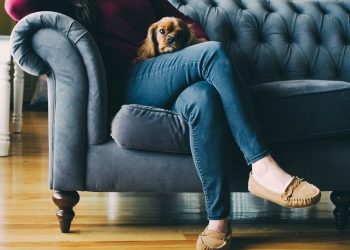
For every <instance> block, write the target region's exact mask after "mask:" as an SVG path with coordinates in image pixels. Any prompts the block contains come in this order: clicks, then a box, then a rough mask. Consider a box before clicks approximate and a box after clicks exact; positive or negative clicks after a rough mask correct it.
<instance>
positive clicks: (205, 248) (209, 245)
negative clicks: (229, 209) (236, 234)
mask: <svg viewBox="0 0 350 250" xmlns="http://www.w3.org/2000/svg"><path fill="white" fill-rule="evenodd" d="M231 239H232V232H231V228H230V229H229V234H228V235H225V234H224V233H220V232H217V231H214V230H210V229H208V228H205V230H204V231H203V232H202V233H201V234H200V235H199V237H198V240H197V245H196V249H197V250H217V249H220V250H229V249H230V246H231Z"/></svg>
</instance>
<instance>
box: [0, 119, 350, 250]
mask: <svg viewBox="0 0 350 250" xmlns="http://www.w3.org/2000/svg"><path fill="white" fill-rule="evenodd" d="M47 179H48V143H47V113H45V112H25V114H24V129H23V133H22V134H12V146H11V155H10V156H9V157H4V158H0V250H7V249H21V250H32V249H41V250H44V249H45V250H58V249H99V250H102V249H103V250H114V249H125V250H131V249H135V250H136V249H138V250H142V249H145V250H150V249H152V250H157V249H184V250H187V249H194V246H195V241H196V239H197V235H198V233H199V232H201V230H202V229H203V227H204V226H205V223H206V215H205V210H204V201H203V196H202V195H201V194H197V193H180V194H169V193H164V194H152V193H80V195H81V200H80V202H79V204H78V205H77V206H76V208H75V212H76V217H75V219H74V220H73V225H72V233H70V234H61V233H60V231H59V228H58V223H57V220H56V217H55V212H56V207H55V205H54V204H53V202H52V200H51V191H50V190H49V189H48V184H47V183H48V182H47ZM231 200H232V212H231V218H232V225H233V235H234V240H233V246H232V249H315V250H318V249H325V250H328V249H345V250H346V249H350V230H349V229H347V230H345V231H337V230H336V229H335V225H334V221H333V216H332V211H333V209H334V207H333V205H332V204H331V202H330V200H329V192H323V194H322V200H321V202H320V203H319V204H318V205H316V206H314V207H311V208H308V209H292V210H291V209H285V208H281V207H279V206H277V205H274V204H271V203H269V202H266V201H263V200H261V199H258V198H254V197H252V196H251V195H249V194H247V193H233V194H232V195H231ZM349 226H350V225H349Z"/></svg>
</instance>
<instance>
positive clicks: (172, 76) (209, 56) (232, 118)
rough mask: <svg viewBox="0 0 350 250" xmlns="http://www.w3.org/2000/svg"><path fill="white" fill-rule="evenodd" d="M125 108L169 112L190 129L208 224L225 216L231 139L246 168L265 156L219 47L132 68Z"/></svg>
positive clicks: (208, 45) (242, 91)
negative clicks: (145, 107)
mask: <svg viewBox="0 0 350 250" xmlns="http://www.w3.org/2000/svg"><path fill="white" fill-rule="evenodd" d="M123 82H124V84H125V100H124V102H125V103H135V104H142V105H148V106H155V107H161V108H166V109H172V110H174V111H176V112H178V113H180V114H181V115H182V117H183V118H184V119H185V120H186V121H187V122H188V124H189V128H190V146H191V152H192V156H193V160H194V163H195V166H196V170H197V173H198V175H199V177H200V180H201V183H202V187H203V192H204V195H205V204H206V209H207V213H208V219H211V220H215V219H216V220H217V219H223V218H226V217H228V216H229V215H230V189H229V188H230V180H229V175H228V174H227V173H228V172H227V171H228V166H227V165H228V162H229V159H230V153H231V152H232V149H231V148H230V147H232V144H231V143H230V140H232V136H233V138H234V139H235V141H236V143H237V144H238V146H239V148H240V150H241V151H242V153H243V155H244V157H245V160H246V162H247V164H248V165H250V164H252V163H253V162H255V161H257V160H259V159H261V158H263V157H264V156H266V155H268V154H269V151H268V149H267V147H266V145H265V142H264V140H263V138H262V137H261V133H260V131H259V128H258V126H257V123H256V121H255V117H254V114H253V106H252V102H251V99H250V96H249V93H248V91H247V88H246V85H245V83H244V82H243V81H242V80H241V78H240V76H239V74H238V73H237V71H236V70H235V69H234V68H233V65H232V64H231V61H230V58H229V56H228V55H227V53H226V51H225V49H224V47H223V45H222V44H221V43H219V42H212V41H211V42H205V43H200V44H197V45H193V46H190V47H187V48H184V49H182V50H180V51H177V52H174V53H168V54H163V55H160V56H157V57H155V58H152V59H149V60H146V61H143V62H140V63H138V64H136V65H134V66H132V67H131V68H130V69H129V70H127V72H126V73H125V74H124V76H123Z"/></svg>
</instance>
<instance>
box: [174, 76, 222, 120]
mask: <svg viewBox="0 0 350 250" xmlns="http://www.w3.org/2000/svg"><path fill="white" fill-rule="evenodd" d="M179 97H180V98H181V99H182V101H183V102H184V103H185V104H186V107H184V108H185V110H183V111H184V112H185V113H186V114H185V117H186V118H187V122H189V123H191V124H194V123H196V122H197V120H198V118H200V117H201V116H205V114H208V113H212V112H216V111H217V110H218V108H220V107H219V105H221V100H220V96H219V93H218V92H217V90H216V88H215V87H214V86H213V85H211V84H209V83H208V82H200V83H196V84H193V85H191V86H189V87H187V91H186V93H183V94H181V95H180V96H179Z"/></svg>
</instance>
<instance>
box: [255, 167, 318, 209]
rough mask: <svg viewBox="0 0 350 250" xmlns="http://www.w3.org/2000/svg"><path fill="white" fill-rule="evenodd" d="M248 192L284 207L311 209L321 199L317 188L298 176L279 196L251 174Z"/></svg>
mask: <svg viewBox="0 0 350 250" xmlns="http://www.w3.org/2000/svg"><path fill="white" fill-rule="evenodd" d="M248 190H249V192H250V193H251V194H253V195H255V196H258V197H260V198H263V199H265V200H269V201H272V202H274V203H277V204H279V205H281V206H284V207H293V208H298V207H309V206H312V205H314V204H316V203H317V202H319V201H320V199H321V192H320V190H319V189H318V188H317V187H315V186H314V185H312V184H310V183H308V182H307V181H304V180H303V179H301V178H298V177H296V176H294V177H293V179H292V181H291V182H290V184H289V185H288V186H287V188H286V190H285V192H284V193H282V194H279V193H276V192H273V191H271V190H269V189H267V188H265V187H264V186H262V185H260V184H259V183H258V182H257V181H256V180H255V179H254V178H253V175H252V172H250V175H249V181H248Z"/></svg>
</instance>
